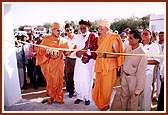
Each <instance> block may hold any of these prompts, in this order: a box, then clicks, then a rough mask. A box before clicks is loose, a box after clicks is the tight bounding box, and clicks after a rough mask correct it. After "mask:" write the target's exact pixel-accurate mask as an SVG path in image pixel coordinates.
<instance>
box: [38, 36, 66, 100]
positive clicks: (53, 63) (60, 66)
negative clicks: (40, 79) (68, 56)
mask: <svg viewBox="0 0 168 115" xmlns="http://www.w3.org/2000/svg"><path fill="white" fill-rule="evenodd" d="M40 45H45V46H48V47H53V48H68V42H67V40H65V39H64V38H62V37H59V38H57V37H55V36H53V35H50V36H47V37H46V38H44V39H43V41H42V42H41V44H40ZM45 54H46V49H45V48H43V47H39V49H38V51H37V56H36V65H39V66H41V71H42V73H43V75H44V77H45V79H46V83H47V86H46V91H47V94H48V95H49V96H50V97H51V98H53V99H54V101H57V102H63V98H64V93H63V90H62V88H63V82H64V79H63V77H64V61H63V56H62V55H63V51H61V50H59V52H58V55H59V57H58V58H49V57H47V56H46V55H45Z"/></svg>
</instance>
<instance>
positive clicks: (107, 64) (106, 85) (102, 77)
mask: <svg viewBox="0 0 168 115" xmlns="http://www.w3.org/2000/svg"><path fill="white" fill-rule="evenodd" d="M116 39H117V40H118V41H119V47H120V52H121V53H122V52H123V45H122V41H121V38H120V37H119V35H118V34H115V33H111V32H110V31H108V32H107V34H106V35H104V36H101V37H99V38H98V49H97V51H98V52H112V50H113V48H112V46H113V43H114V41H115V40H116ZM123 58H124V57H123V56H119V57H117V58H99V57H97V58H96V64H95V69H94V70H95V73H96V79H95V86H94V88H93V93H92V96H93V100H94V102H95V104H96V106H97V107H98V108H99V109H103V108H105V107H107V106H109V104H110V97H111V93H112V90H113V86H114V84H115V82H116V77H117V75H116V69H117V68H118V67H120V66H121V65H122V64H123V61H124V59H123Z"/></svg>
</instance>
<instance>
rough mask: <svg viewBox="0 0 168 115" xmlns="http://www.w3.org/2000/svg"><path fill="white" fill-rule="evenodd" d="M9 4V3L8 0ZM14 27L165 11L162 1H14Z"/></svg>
mask: <svg viewBox="0 0 168 115" xmlns="http://www.w3.org/2000/svg"><path fill="white" fill-rule="evenodd" d="M8 4H9V3H8ZM10 4H11V8H12V16H13V23H14V27H19V26H21V25H22V26H23V25H32V26H37V25H43V24H44V23H46V22H50V23H53V22H55V21H57V22H60V23H62V24H64V22H65V21H66V20H68V21H71V20H73V21H76V22H78V21H80V20H81V19H84V20H89V21H95V20H97V19H100V18H106V19H108V20H109V21H111V22H113V21H114V19H117V18H118V19H121V18H129V17H132V16H135V17H139V18H142V17H143V16H146V15H148V14H156V15H157V14H166V2H52V3H51V2H50V3H47V2H32V3H31V2H30V3H26V2H15V3H10Z"/></svg>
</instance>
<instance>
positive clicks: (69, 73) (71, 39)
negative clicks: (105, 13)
mask: <svg viewBox="0 0 168 115" xmlns="http://www.w3.org/2000/svg"><path fill="white" fill-rule="evenodd" d="M65 32H66V34H67V36H65V39H66V40H67V41H68V46H69V48H70V49H76V43H75V35H74V33H73V28H72V26H71V25H70V24H66V25H65ZM65 56H66V57H65V82H66V89H67V92H69V97H70V98H72V97H73V94H74V93H75V91H74V80H73V76H74V68H75V63H76V52H74V51H66V52H65Z"/></svg>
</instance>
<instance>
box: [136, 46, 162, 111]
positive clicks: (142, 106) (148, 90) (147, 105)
mask: <svg viewBox="0 0 168 115" xmlns="http://www.w3.org/2000/svg"><path fill="white" fill-rule="evenodd" d="M142 47H143V48H144V50H145V53H146V54H159V47H158V46H157V44H156V43H151V44H147V45H145V46H142ZM147 60H156V61H158V62H159V57H154V56H148V57H147ZM154 67H155V65H147V68H146V79H145V87H144V91H143V92H142V93H141V94H140V98H139V107H138V109H139V110H142V111H150V110H151V102H152V101H151V95H152V82H153V71H154Z"/></svg>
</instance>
